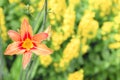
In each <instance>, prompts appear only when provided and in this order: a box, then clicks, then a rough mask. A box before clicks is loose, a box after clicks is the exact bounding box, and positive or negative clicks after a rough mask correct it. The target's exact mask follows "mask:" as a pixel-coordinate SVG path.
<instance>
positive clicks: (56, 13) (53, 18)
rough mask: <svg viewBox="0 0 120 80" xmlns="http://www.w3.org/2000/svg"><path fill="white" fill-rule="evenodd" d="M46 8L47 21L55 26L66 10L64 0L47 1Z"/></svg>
mask: <svg viewBox="0 0 120 80" xmlns="http://www.w3.org/2000/svg"><path fill="white" fill-rule="evenodd" d="M48 3H49V4H48V8H49V9H50V12H51V13H49V19H50V23H51V24H53V25H54V24H55V23H56V22H57V21H61V19H62V15H63V14H64V12H65V10H66V1H65V0H49V1H48Z"/></svg>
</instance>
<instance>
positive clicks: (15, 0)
mask: <svg viewBox="0 0 120 80" xmlns="http://www.w3.org/2000/svg"><path fill="white" fill-rule="evenodd" d="M19 2H20V0H9V3H11V4H12V3H19Z"/></svg>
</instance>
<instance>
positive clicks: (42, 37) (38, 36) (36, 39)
mask: <svg viewBox="0 0 120 80" xmlns="http://www.w3.org/2000/svg"><path fill="white" fill-rule="evenodd" d="M47 37H48V34H47V33H44V32H42V33H38V34H36V35H34V36H33V41H34V42H37V43H40V42H41V41H43V40H45V39H46V38H47Z"/></svg>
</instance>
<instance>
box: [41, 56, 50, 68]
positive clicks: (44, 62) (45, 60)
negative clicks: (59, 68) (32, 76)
mask: <svg viewBox="0 0 120 80" xmlns="http://www.w3.org/2000/svg"><path fill="white" fill-rule="evenodd" d="M40 62H41V64H42V65H43V66H44V67H48V66H49V65H50V64H51V63H52V57H51V56H50V55H40Z"/></svg>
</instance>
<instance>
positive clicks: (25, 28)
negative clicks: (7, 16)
mask: <svg viewBox="0 0 120 80" xmlns="http://www.w3.org/2000/svg"><path fill="white" fill-rule="evenodd" d="M20 34H21V37H22V39H23V40H24V39H25V38H31V37H32V34H33V32H32V27H31V26H30V24H29V22H28V21H27V20H26V19H24V20H23V22H22V24H21V28H20Z"/></svg>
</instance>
